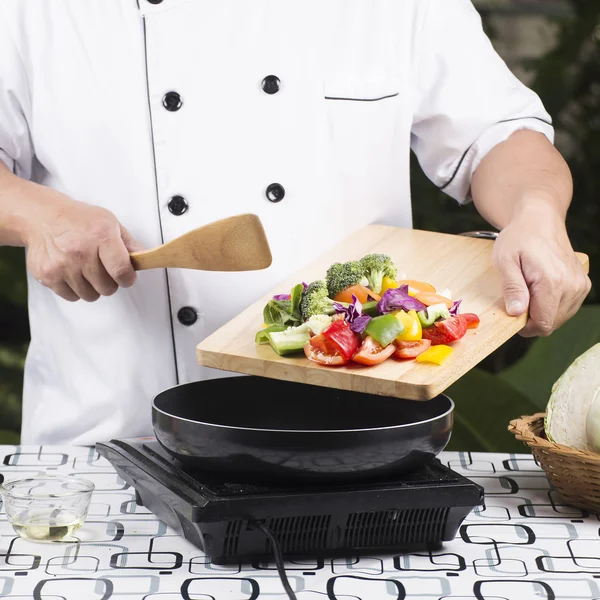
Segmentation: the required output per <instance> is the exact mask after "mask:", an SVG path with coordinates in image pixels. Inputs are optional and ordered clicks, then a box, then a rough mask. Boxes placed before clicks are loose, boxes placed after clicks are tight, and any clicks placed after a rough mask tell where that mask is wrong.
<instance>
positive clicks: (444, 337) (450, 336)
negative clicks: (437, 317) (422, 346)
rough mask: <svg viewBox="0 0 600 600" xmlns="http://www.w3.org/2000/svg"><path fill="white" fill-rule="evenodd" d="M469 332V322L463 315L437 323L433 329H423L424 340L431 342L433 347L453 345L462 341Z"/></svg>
mask: <svg viewBox="0 0 600 600" xmlns="http://www.w3.org/2000/svg"><path fill="white" fill-rule="evenodd" d="M466 332H467V321H466V320H465V319H463V318H462V315H457V316H456V317H450V318H449V319H443V320H442V321H436V322H435V323H434V324H433V326H431V327H424V328H423V338H424V339H426V340H430V341H431V345H432V346H437V345H440V344H451V343H452V342H456V341H457V340H460V339H461V338H462V337H463V336H464V335H465V333H466Z"/></svg>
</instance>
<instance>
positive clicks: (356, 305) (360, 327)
mask: <svg viewBox="0 0 600 600" xmlns="http://www.w3.org/2000/svg"><path fill="white" fill-rule="evenodd" d="M333 306H334V308H335V311H336V313H338V314H340V315H344V318H345V319H346V322H347V323H348V324H349V325H350V329H352V331H354V332H355V333H363V331H364V330H365V327H366V326H367V324H368V322H369V321H370V320H371V317H370V316H369V315H364V314H363V305H362V303H361V302H360V301H359V299H358V298H357V297H356V296H354V295H352V302H351V303H350V304H349V305H348V306H342V305H341V304H338V303H334V305H333Z"/></svg>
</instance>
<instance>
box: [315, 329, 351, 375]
mask: <svg viewBox="0 0 600 600" xmlns="http://www.w3.org/2000/svg"><path fill="white" fill-rule="evenodd" d="M304 354H305V355H306V358H308V360H312V361H313V362H316V363H318V364H320V365H327V366H329V367H337V366H340V365H345V364H346V363H347V362H348V361H347V360H346V359H345V358H344V357H343V356H342V355H340V354H338V353H337V352H336V350H335V348H334V347H333V346H331V345H330V344H329V342H328V340H326V339H325V338H324V337H323V334H321V335H316V336H314V337H312V338H311V339H310V342H308V343H307V344H306V345H305V346H304Z"/></svg>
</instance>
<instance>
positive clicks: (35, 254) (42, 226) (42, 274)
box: [22, 182, 142, 302]
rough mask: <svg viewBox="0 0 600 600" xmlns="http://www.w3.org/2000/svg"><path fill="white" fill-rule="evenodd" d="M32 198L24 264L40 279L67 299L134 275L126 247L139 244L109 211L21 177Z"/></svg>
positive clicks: (110, 289) (105, 291) (100, 291)
mask: <svg viewBox="0 0 600 600" xmlns="http://www.w3.org/2000/svg"><path fill="white" fill-rule="evenodd" d="M23 183H24V186H23V189H22V191H23V192H25V193H26V194H27V195H30V194H32V195H33V196H35V198H31V199H33V200H34V202H33V204H34V205H35V206H36V209H37V210H36V211H35V213H34V214H33V215H31V217H30V219H29V223H28V226H27V228H26V232H25V234H24V242H25V245H26V247H27V268H28V269H29V272H30V273H31V274H32V275H33V277H35V278H36V279H37V280H38V281H39V282H40V283H42V284H43V285H45V286H47V287H49V288H50V289H52V290H53V291H54V292H56V293H57V294H58V295H59V296H61V297H62V298H64V299H65V300H68V301H70V302H75V301H77V300H79V299H81V300H85V301H87V302H94V301H95V300H98V298H99V297H100V296H111V295H112V294H114V293H115V292H116V291H117V289H118V288H119V287H130V286H131V285H133V283H134V282H135V280H136V272H135V270H134V268H133V266H132V264H131V259H130V257H129V253H130V252H135V251H137V250H141V249H142V247H141V245H140V244H139V243H138V242H136V240H135V239H134V238H133V237H132V235H131V234H130V233H129V232H128V231H127V230H126V229H125V228H124V227H123V226H122V225H121V224H120V223H119V221H118V220H117V218H116V217H115V215H114V214H113V213H111V212H110V211H108V210H106V209H104V208H100V207H98V206H91V205H89V204H85V203H83V202H78V201H76V200H73V199H71V198H69V197H68V196H66V195H64V194H62V193H60V192H57V191H56V190H53V189H50V188H47V187H43V186H39V185H36V184H32V183H31V182H23Z"/></svg>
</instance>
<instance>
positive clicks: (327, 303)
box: [300, 280, 335, 321]
mask: <svg viewBox="0 0 600 600" xmlns="http://www.w3.org/2000/svg"><path fill="white" fill-rule="evenodd" d="M334 312H335V309H334V308H333V300H331V298H329V297H328V295H327V284H326V283H325V282H324V281H323V280H317V281H313V282H312V283H310V284H309V285H308V286H307V288H306V290H304V293H303V294H302V300H301V301H300V314H301V315H302V318H303V319H304V321H307V320H308V319H310V317H312V316H313V315H332V314H333V313H334Z"/></svg>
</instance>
